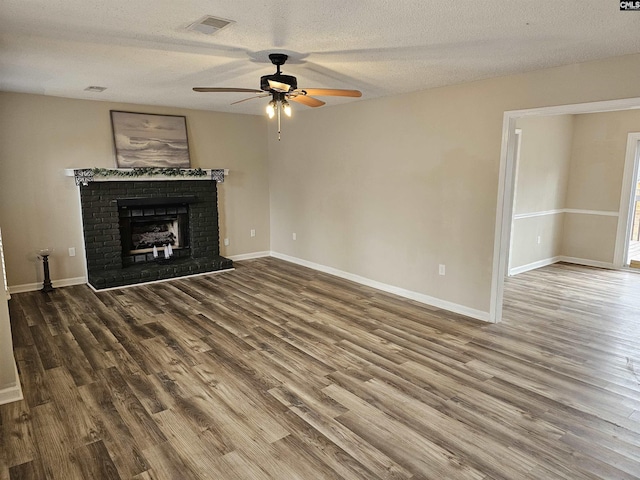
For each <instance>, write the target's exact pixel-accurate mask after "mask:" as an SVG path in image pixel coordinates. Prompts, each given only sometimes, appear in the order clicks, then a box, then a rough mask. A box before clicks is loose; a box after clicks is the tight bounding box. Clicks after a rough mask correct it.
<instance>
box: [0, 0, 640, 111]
mask: <svg viewBox="0 0 640 480" xmlns="http://www.w3.org/2000/svg"><path fill="white" fill-rule="evenodd" d="M204 15H214V16H218V17H222V18H226V19H230V20H233V21H234V22H235V23H234V24H232V25H231V26H229V27H227V28H225V29H224V30H221V31H219V32H218V33H217V34H215V35H212V36H208V35H204V34H202V33H198V32H193V31H189V30H186V27H187V26H188V25H190V24H191V23H193V22H195V21H196V20H198V19H200V18H202V17H203V16H204ZM639 25H640V12H621V11H619V3H618V2H617V1H615V0H581V1H579V2H578V1H575V0H531V1H525V0H500V1H497V0H484V1H478V0H457V1H451V0H446V1H445V0H429V1H426V0H395V1H391V0H366V1H365V0H360V1H357V0H324V1H322V2H318V1H308V0H288V1H287V0H261V1H258V0H254V1H251V0H233V1H230V0H226V1H224V2H223V1H218V0H213V1H212V0H207V1H204V0H191V1H188V2H185V1H182V2H180V1H175V0H154V1H149V0H146V1H140V0H136V1H131V0H2V1H0V90H5V91H14V92H28V93H38V94H45V95H55V96H63V97H72V98H88V99H94V100H110V101H120V102H131V103H140V104H153V105H165V106H177V107H187V108H197V109H205V110H216V111H225V112H237V113H249V114H262V113H263V112H264V105H265V104H266V100H265V99H261V100H252V101H248V102H243V103H241V104H238V105H230V103H231V102H234V101H237V100H240V99H243V98H246V97H247V94H242V93H195V92H193V91H192V90H191V87H194V86H215V87H243V88H259V77H260V76H261V75H265V74H270V73H273V72H274V71H275V68H274V67H273V65H271V64H270V63H269V60H268V58H267V54H268V53H270V52H283V53H287V54H289V55H290V60H289V62H288V63H287V64H286V65H285V66H284V68H283V72H284V73H286V74H289V75H295V76H296V77H298V85H299V86H300V87H303V88H304V87H306V88H319V87H323V88H355V89H359V90H361V91H362V92H363V97H362V98H363V99H367V98H374V97H380V96H387V95H393V94H396V93H403V92H410V91H416V90H422V89H426V88H431V87H437V86H442V85H449V84H455V83H462V82H468V81H472V80H478V79H482V78H488V77H495V76H502V75H507V74H512V73H518V72H524V71H530V70H536V69H540V68H546V67H553V66H557V65H565V64H571V63H578V62H584V61H588V60H594V59H599V58H605V57H612V56H618V55H625V54H631V53H638V52H640V35H638V26H639ZM89 85H100V86H104V87H107V90H106V91H105V92H103V93H89V92H85V91H84V89H85V88H86V87H87V86H89ZM322 100H325V101H327V106H331V105H336V104H339V103H344V102H353V101H359V99H346V98H336V97H323V98H322ZM307 108H308V107H305V106H303V105H294V110H295V109H307ZM323 108H327V107H323Z"/></svg>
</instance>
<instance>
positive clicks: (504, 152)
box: [489, 98, 640, 323]
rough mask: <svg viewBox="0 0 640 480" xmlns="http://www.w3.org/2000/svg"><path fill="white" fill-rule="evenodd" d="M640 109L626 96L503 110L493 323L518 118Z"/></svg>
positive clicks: (506, 244)
mask: <svg viewBox="0 0 640 480" xmlns="http://www.w3.org/2000/svg"><path fill="white" fill-rule="evenodd" d="M638 108H640V98H624V99H619V100H606V101H601V102H588V103H578V104H572V105H558V106H552V107H540V108H531V109H524V110H509V111H505V112H504V115H503V118H502V146H501V150H500V171H499V173H498V201H497V206H496V223H495V233H494V244H493V267H492V274H491V303H490V306H489V321H490V322H493V323H497V322H499V321H501V320H502V302H503V297H504V281H505V277H506V276H507V275H508V274H509V272H508V268H509V253H510V242H511V219H512V216H513V203H514V187H515V163H516V162H515V155H514V154H515V151H516V148H515V142H516V136H515V129H516V120H517V119H518V118H521V117H530V116H550V115H567V114H583V113H598V112H612V111H618V110H634V109H638ZM623 187H624V186H623ZM629 206H630V204H629V203H628V204H627V206H626V208H627V210H628V208H629ZM621 208H622V206H621ZM619 218H621V217H619ZM622 218H623V217H622ZM620 223H622V222H618V224H620ZM616 243H617V242H616ZM622 255H623V253H620V252H618V256H620V257H621V256H622Z"/></svg>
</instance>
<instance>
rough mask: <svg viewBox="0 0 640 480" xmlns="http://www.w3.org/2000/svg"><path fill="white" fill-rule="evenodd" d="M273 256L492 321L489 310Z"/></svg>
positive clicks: (292, 259) (321, 266) (298, 259)
mask: <svg viewBox="0 0 640 480" xmlns="http://www.w3.org/2000/svg"><path fill="white" fill-rule="evenodd" d="M271 256H272V257H274V258H279V259H280V260H285V261H287V262H291V263H295V264H297V265H302V266H303V267H308V268H311V269H313V270H318V271H320V272H324V273H328V274H330V275H335V276H336V277H340V278H344V279H345V280H351V281H352V282H356V283H359V284H361V285H365V286H367V287H371V288H375V289H377V290H382V291H383V292H387V293H393V294H394V295H398V296H400V297H404V298H408V299H410V300H415V301H416V302H420V303H424V304H426V305H430V306H432V307H436V308H441V309H443V310H448V311H450V312H454V313H458V314H460V315H464V316H465V317H471V318H475V319H476V320H482V321H483V322H490V321H491V317H490V315H489V312H483V311H482V310H476V309H474V308H469V307H466V306H464V305H459V304H457V303H453V302H448V301H446V300H442V299H439V298H435V297H430V296H428V295H424V294H422V293H418V292H413V291H411V290H406V289H404V288H400V287H396V286H394V285H388V284H386V283H382V282H378V281H376V280H371V279H369V278H365V277H361V276H360V275H355V274H353V273H349V272H344V271H342V270H338V269H336V268H333V267H328V266H326V265H320V264H318V263H313V262H309V261H307V260H302V259H300V258H296V257H291V256H289V255H285V254H282V253H278V252H271Z"/></svg>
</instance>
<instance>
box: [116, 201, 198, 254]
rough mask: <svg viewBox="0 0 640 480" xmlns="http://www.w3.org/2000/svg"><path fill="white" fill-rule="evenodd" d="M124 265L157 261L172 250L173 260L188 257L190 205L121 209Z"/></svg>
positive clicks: (128, 207)
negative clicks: (169, 247)
mask: <svg viewBox="0 0 640 480" xmlns="http://www.w3.org/2000/svg"><path fill="white" fill-rule="evenodd" d="M118 210H119V217H120V241H121V243H122V259H123V264H124V265H130V264H134V263H140V262H147V261H153V260H155V259H156V257H157V256H158V251H160V252H161V253H160V257H162V256H163V253H162V252H163V249H164V247H166V246H171V251H172V256H174V255H175V256H176V257H183V256H188V249H189V205H188V204H186V203H185V204H181V205H119V207H118Z"/></svg>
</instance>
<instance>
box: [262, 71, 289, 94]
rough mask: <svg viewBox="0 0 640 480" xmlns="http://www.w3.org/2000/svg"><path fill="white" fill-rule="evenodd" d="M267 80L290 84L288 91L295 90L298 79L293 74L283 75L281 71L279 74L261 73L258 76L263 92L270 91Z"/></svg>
mask: <svg viewBox="0 0 640 480" xmlns="http://www.w3.org/2000/svg"><path fill="white" fill-rule="evenodd" d="M269 80H271V81H272V82H280V83H286V84H287V85H291V88H290V89H289V91H291V90H295V89H296V88H298V80H297V79H296V77H294V76H293V75H283V74H281V73H280V74H278V73H274V74H271V75H263V76H262V77H260V89H261V90H264V91H265V92H269V91H271V87H270V86H269Z"/></svg>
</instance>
